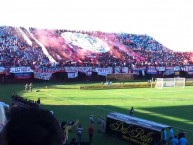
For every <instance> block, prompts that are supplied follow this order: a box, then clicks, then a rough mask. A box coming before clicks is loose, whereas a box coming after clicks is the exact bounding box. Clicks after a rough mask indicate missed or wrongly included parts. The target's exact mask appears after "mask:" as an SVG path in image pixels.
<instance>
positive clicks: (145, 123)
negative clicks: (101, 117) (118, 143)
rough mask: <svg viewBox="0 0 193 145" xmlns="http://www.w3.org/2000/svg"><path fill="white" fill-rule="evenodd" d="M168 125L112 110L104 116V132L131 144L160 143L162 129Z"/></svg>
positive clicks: (156, 144)
mask: <svg viewBox="0 0 193 145" xmlns="http://www.w3.org/2000/svg"><path fill="white" fill-rule="evenodd" d="M169 127H170V126H168V125H164V124H161V123H156V122H153V121H149V120H145V119H141V118H137V117H133V116H129V115H125V114H121V113H117V112H112V113H109V114H108V115H107V117H106V134H108V135H111V136H113V137H116V138H119V139H122V140H125V141H127V142H129V143H130V144H132V145H161V141H162V130H163V129H167V128H169Z"/></svg>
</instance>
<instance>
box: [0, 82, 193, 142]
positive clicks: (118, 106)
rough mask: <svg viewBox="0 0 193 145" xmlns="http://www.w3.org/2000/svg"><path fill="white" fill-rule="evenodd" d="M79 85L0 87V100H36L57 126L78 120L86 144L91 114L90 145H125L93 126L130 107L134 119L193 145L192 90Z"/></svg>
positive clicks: (126, 110) (187, 88)
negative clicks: (29, 89)
mask: <svg viewBox="0 0 193 145" xmlns="http://www.w3.org/2000/svg"><path fill="white" fill-rule="evenodd" d="M81 85H83V84H74V83H73V84H62V83H59V84H52V83H38V84H34V85H33V86H34V87H33V91H32V92H25V91H24V86H25V84H9V85H8V84H5V85H0V100H1V101H3V102H6V103H8V104H10V103H11V97H10V96H11V94H12V93H17V94H18V95H21V96H23V97H25V98H28V99H30V100H37V99H38V98H40V99H41V104H42V107H43V108H46V109H49V110H52V111H53V112H54V114H55V116H56V117H57V118H58V120H59V121H60V122H61V121H67V122H68V121H70V120H74V121H75V120H77V119H78V120H79V121H80V123H81V124H82V126H83V128H84V131H83V138H82V140H83V141H88V134H87V128H88V124H89V116H90V115H91V114H93V115H94V119H95V124H94V127H95V132H94V137H93V143H92V145H128V143H127V142H125V141H121V140H119V139H115V138H113V137H110V136H108V135H105V134H100V133H98V132H97V123H96V122H97V118H98V117H99V116H103V117H105V116H106V115H107V114H108V113H109V112H120V113H124V114H128V113H129V109H130V108H131V106H133V107H134V108H135V112H134V116H136V117H139V118H143V119H147V120H151V121H155V122H159V123H163V124H167V125H170V126H173V127H174V131H175V134H178V132H180V131H181V130H183V131H185V133H186V137H187V139H188V141H189V144H190V145H193V87H185V88H166V89H155V88H141V89H137V88H136V89H106V90H80V89H79V88H80V86H81ZM86 85H89V84H86ZM92 85H96V84H92ZM98 85H100V84H98ZM37 90H39V91H37ZM73 137H75V138H76V134H75V131H74V130H72V131H71V132H70V134H69V139H71V138H73Z"/></svg>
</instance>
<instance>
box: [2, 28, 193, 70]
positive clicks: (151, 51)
mask: <svg viewBox="0 0 193 145" xmlns="http://www.w3.org/2000/svg"><path fill="white" fill-rule="evenodd" d="M21 31H22V32H23V34H22V33H21ZM65 32H71V33H78V34H86V35H89V36H91V37H94V38H99V39H100V40H102V41H104V42H105V43H106V44H107V45H108V46H109V47H110V51H108V52H101V53H96V52H91V51H85V50H83V49H82V48H80V47H79V46H76V45H73V44H68V43H66V41H65V40H64V38H63V37H62V36H61V35H62V34H63V33H65ZM30 33H31V34H32V35H33V36H34V38H36V39H37V41H39V42H41V44H43V46H45V48H46V51H47V52H48V54H49V55H50V56H51V57H52V58H53V59H54V60H55V61H56V63H55V64H53V63H51V61H50V59H49V57H48V55H47V54H45V51H43V48H42V46H40V45H39V44H38V43H36V42H35V41H34V39H33V38H32V37H31V36H30ZM24 35H25V37H28V38H29V40H31V41H32V42H33V43H32V44H29V42H27V41H26V40H25V37H24ZM32 39H33V40H32ZM51 65H52V66H53V65H54V66H55V65H59V66H100V67H106V66H128V67H131V68H132V67H140V66H183V65H193V52H175V51H172V50H170V49H168V48H166V47H164V46H163V45H162V44H160V43H159V42H158V41H156V40H155V39H153V38H151V37H150V36H147V35H136V34H127V33H104V32H99V31H96V32H89V31H88V32H86V31H70V30H47V29H41V30H40V29H35V28H30V29H29V31H27V29H25V28H14V27H7V26H4V27H0V66H7V67H11V66H31V67H32V68H33V67H39V66H51Z"/></svg>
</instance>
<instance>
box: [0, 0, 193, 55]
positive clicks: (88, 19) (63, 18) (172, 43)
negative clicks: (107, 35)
mask: <svg viewBox="0 0 193 145" xmlns="http://www.w3.org/2000/svg"><path fill="white" fill-rule="evenodd" d="M191 1H192V0H0V4H1V8H0V26H4V25H9V26H24V27H37V28H48V29H50V28H51V29H55V28H58V29H71V30H87V31H104V32H118V33H119V32H126V33H132V34H147V35H149V36H151V37H153V38H154V39H156V40H157V41H159V42H160V43H161V44H163V45H164V46H166V47H168V48H169V49H172V50H175V51H193V16H192V14H193V8H192V6H193V1H192V2H191Z"/></svg>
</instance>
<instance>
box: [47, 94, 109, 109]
mask: <svg viewBox="0 0 193 145" xmlns="http://www.w3.org/2000/svg"><path fill="white" fill-rule="evenodd" d="M47 95H48V96H50V97H58V96H54V95H52V94H50V93H49V94H47ZM65 99H66V100H68V101H71V102H74V103H76V104H80V105H87V106H90V104H86V103H83V102H80V101H74V100H71V99H67V98H65ZM91 107H93V108H98V109H101V110H105V111H109V112H113V110H110V109H105V108H103V107H96V106H91Z"/></svg>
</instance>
